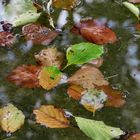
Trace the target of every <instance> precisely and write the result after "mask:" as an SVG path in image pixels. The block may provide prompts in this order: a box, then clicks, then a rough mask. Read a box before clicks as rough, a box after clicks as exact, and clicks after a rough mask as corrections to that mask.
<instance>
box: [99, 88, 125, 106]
mask: <svg viewBox="0 0 140 140" xmlns="http://www.w3.org/2000/svg"><path fill="white" fill-rule="evenodd" d="M99 88H100V89H102V90H103V91H104V92H105V93H106V94H107V96H108V100H107V102H106V106H110V107H116V108H119V107H122V106H123V105H124V104H125V100H124V98H123V95H122V93H121V92H120V91H118V90H116V89H113V88H112V87H111V86H101V87H99Z"/></svg>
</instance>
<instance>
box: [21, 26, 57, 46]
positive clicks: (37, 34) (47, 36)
mask: <svg viewBox="0 0 140 140" xmlns="http://www.w3.org/2000/svg"><path fill="white" fill-rule="evenodd" d="M22 33H23V35H24V36H25V38H26V39H27V40H31V41H32V42H33V44H42V45H48V44H50V43H51V42H52V41H53V40H54V39H55V38H56V37H57V36H58V33H57V32H56V31H51V30H50V29H49V28H46V27H45V26H42V25H40V24H27V25H25V26H23V28H22Z"/></svg>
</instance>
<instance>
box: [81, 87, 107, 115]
mask: <svg viewBox="0 0 140 140" xmlns="http://www.w3.org/2000/svg"><path fill="white" fill-rule="evenodd" d="M106 100H107V95H106V94H105V93H104V92H103V91H101V90H97V89H90V90H87V91H85V93H84V95H83V96H82V97H81V101H80V103H81V104H82V105H83V106H84V107H85V108H86V109H87V110H88V111H91V112H93V113H94V112H95V111H96V110H99V109H101V108H102V107H103V106H104V104H105V101H106Z"/></svg>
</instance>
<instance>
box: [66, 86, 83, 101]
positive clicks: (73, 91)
mask: <svg viewBox="0 0 140 140" xmlns="http://www.w3.org/2000/svg"><path fill="white" fill-rule="evenodd" d="M83 91H84V89H83V88H82V87H81V86H78V85H71V86H70V87H69V88H68V89H67V93H68V95H69V96H70V97H72V98H73V99H75V100H80V99H81V96H82V94H83Z"/></svg>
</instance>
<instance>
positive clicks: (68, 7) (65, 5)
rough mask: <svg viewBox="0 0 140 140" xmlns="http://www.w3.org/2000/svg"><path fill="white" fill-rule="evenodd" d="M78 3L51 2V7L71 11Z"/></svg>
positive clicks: (64, 0)
mask: <svg viewBox="0 0 140 140" xmlns="http://www.w3.org/2000/svg"><path fill="white" fill-rule="evenodd" d="M79 3H80V0H53V6H54V7H56V8H61V9H65V10H71V9H72V8H74V7H76V6H77V5H78V4H79Z"/></svg>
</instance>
